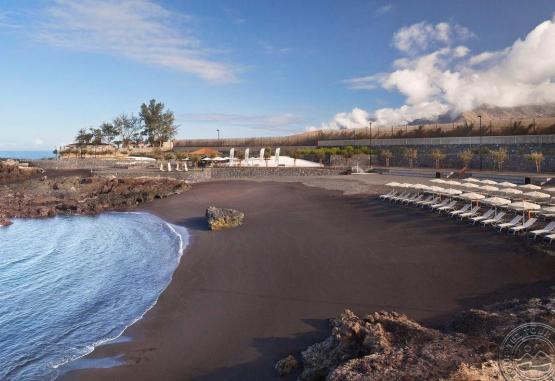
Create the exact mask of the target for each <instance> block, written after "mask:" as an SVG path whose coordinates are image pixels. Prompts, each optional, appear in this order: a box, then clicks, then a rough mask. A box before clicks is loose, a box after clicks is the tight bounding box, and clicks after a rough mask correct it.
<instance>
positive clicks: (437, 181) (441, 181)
mask: <svg viewBox="0 0 555 381" xmlns="http://www.w3.org/2000/svg"><path fill="white" fill-rule="evenodd" d="M430 182H431V183H437V184H445V180H442V179H433V180H430Z"/></svg>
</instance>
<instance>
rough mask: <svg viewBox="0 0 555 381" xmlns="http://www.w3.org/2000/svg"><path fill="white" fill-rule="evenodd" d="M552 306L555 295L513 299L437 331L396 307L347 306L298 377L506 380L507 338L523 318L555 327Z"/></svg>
mask: <svg viewBox="0 0 555 381" xmlns="http://www.w3.org/2000/svg"><path fill="white" fill-rule="evenodd" d="M554 311H555V294H552V295H551V296H549V297H546V298H543V299H538V298H536V299H529V300H525V301H518V300H513V301H508V302H503V303H498V304H495V305H491V306H488V307H484V308H483V309H473V310H469V311H465V312H462V313H460V314H458V315H457V316H456V317H455V319H454V320H453V322H452V324H451V325H450V327H448V329H446V330H444V331H439V330H434V329H430V328H426V327H423V326H422V325H420V324H418V323H416V322H415V321H413V320H411V319H409V318H408V317H407V316H405V315H401V314H397V313H395V312H385V311H382V312H376V313H373V314H370V315H368V316H366V317H365V318H360V317H358V316H356V315H355V314H354V313H353V312H351V311H349V310H345V311H344V312H343V313H342V314H341V316H339V318H337V319H334V320H332V321H331V335H330V336H329V337H328V338H327V339H325V340H324V341H322V342H320V343H316V344H314V345H312V346H310V347H309V348H307V349H306V350H305V351H303V352H302V364H303V371H302V373H301V375H300V376H299V380H301V381H315V380H326V381H355V380H356V381H359V380H360V381H362V380H381V381H389V380H391V381H393V380H450V381H463V380H480V381H488V380H503V378H502V375H501V373H500V371H499V368H498V363H497V351H498V346H499V344H500V343H501V342H502V340H503V338H504V337H505V336H506V335H507V334H508V333H509V332H510V331H511V330H512V329H513V328H515V327H516V326H518V325H520V324H522V323H525V322H530V321H535V322H542V323H545V324H548V325H551V326H555V313H554Z"/></svg>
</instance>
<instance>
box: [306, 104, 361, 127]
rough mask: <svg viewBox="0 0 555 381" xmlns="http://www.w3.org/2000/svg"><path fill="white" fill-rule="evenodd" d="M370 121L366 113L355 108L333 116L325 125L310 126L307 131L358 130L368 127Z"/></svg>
mask: <svg viewBox="0 0 555 381" xmlns="http://www.w3.org/2000/svg"><path fill="white" fill-rule="evenodd" d="M369 121H370V115H369V114H368V112H367V111H365V110H363V109H360V108H358V107H355V108H354V109H353V110H352V111H351V112H341V113H339V114H335V116H334V117H333V119H332V120H330V121H329V122H327V123H322V125H321V126H320V127H315V126H310V127H307V129H308V130H309V131H314V130H318V129H322V130H327V129H331V130H337V129H345V128H359V127H368V123H369Z"/></svg>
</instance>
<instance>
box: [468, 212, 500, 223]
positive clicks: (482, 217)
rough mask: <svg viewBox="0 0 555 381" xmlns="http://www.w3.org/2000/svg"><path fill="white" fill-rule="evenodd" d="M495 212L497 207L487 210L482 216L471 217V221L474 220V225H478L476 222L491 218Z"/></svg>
mask: <svg viewBox="0 0 555 381" xmlns="http://www.w3.org/2000/svg"><path fill="white" fill-rule="evenodd" d="M493 213H495V209H489V210H488V211H486V212H485V213H484V214H482V215H481V216H476V217H470V221H472V224H473V225H476V222H480V221H483V220H487V219H488V218H490V217H491V216H493Z"/></svg>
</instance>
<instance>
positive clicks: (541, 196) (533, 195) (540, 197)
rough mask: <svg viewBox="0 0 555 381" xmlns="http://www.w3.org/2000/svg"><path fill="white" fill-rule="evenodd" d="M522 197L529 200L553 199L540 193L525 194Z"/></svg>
mask: <svg viewBox="0 0 555 381" xmlns="http://www.w3.org/2000/svg"><path fill="white" fill-rule="evenodd" d="M522 196H524V197H527V198H536V199H546V198H550V197H551V196H550V195H549V194H547V193H543V192H538V191H534V192H528V193H524V194H523V195H522Z"/></svg>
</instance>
